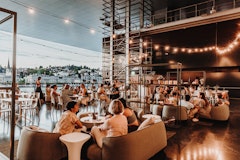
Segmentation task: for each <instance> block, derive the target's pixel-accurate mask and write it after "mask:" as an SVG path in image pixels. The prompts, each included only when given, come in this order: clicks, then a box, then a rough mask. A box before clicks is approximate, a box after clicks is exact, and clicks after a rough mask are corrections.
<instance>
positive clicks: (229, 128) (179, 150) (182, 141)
mask: <svg viewBox="0 0 240 160" xmlns="http://www.w3.org/2000/svg"><path fill="white" fill-rule="evenodd" d="M60 115H61V111H60V110H56V109H51V107H49V106H48V105H45V104H44V105H43V106H42V107H41V110H40V112H39V116H38V117H36V118H35V119H34V120H33V121H34V122H33V124H34V125H38V126H39V127H41V128H44V129H47V130H49V131H51V130H52V129H53V127H54V125H55V123H56V122H57V120H58V119H59V117H60ZM239 122H240V100H231V106H230V118H229V120H228V121H227V122H217V121H209V120H203V119H200V121H199V122H196V123H194V122H191V121H186V122H182V123H181V126H180V128H168V130H171V131H175V132H176V134H175V135H174V136H172V137H171V138H170V139H169V140H168V145H167V147H166V148H165V149H164V150H163V151H161V152H159V153H158V154H157V155H156V156H154V157H153V158H151V159H152V160H155V159H156V160H157V159H158V160H159V159H166V160H170V159H171V160H204V159H207V160H237V159H239V157H240V152H239V150H238V149H239V148H240V143H239V142H240V125H239ZM27 123H29V122H26V125H28V124H27ZM22 125H25V121H24V120H22V121H21V122H18V125H16V127H15V139H16V140H18V139H19V135H20V130H21V126H22ZM9 139H10V125H9V122H8V120H7V119H5V120H3V119H0V152H2V153H4V154H5V155H6V156H8V157H9V149H10V147H9V146H7V147H6V145H5V147H4V145H3V144H6V143H7V144H9ZM15 152H16V149H15Z"/></svg>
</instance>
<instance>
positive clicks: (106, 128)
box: [91, 99, 128, 148]
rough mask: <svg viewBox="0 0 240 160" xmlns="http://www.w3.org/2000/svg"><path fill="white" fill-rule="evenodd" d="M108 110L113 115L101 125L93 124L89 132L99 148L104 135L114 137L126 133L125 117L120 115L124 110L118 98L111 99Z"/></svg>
mask: <svg viewBox="0 0 240 160" xmlns="http://www.w3.org/2000/svg"><path fill="white" fill-rule="evenodd" d="M108 110H109V112H110V113H111V114H113V116H112V117H111V118H109V119H107V120H106V121H105V122H104V123H103V124H102V125H100V126H93V127H92V129H91V134H92V136H93V138H94V139H95V141H96V143H97V145H98V146H99V147H100V148H102V139H103V138H104V137H116V136H122V135H126V134H127V133H128V128H127V125H128V123H127V118H126V117H125V116H124V115H122V113H123V111H124V107H123V104H122V102H121V101H120V100H118V99H116V100H113V101H112V102H111V103H110V105H109V108H108Z"/></svg>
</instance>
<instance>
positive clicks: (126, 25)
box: [125, 0, 130, 86]
mask: <svg viewBox="0 0 240 160" xmlns="http://www.w3.org/2000/svg"><path fill="white" fill-rule="evenodd" d="M125 27H126V29H125V30H126V33H125V39H126V47H125V48H126V62H127V63H126V65H127V66H126V85H127V86H128V85H129V78H130V77H129V74H130V69H129V64H130V51H129V32H130V0H127V1H126V13H125Z"/></svg>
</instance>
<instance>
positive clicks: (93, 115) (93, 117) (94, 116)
mask: <svg viewBox="0 0 240 160" xmlns="http://www.w3.org/2000/svg"><path fill="white" fill-rule="evenodd" d="M92 119H94V120H95V119H97V117H96V115H95V113H94V112H93V113H92Z"/></svg>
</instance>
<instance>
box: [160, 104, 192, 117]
mask: <svg viewBox="0 0 240 160" xmlns="http://www.w3.org/2000/svg"><path fill="white" fill-rule="evenodd" d="M171 117H175V119H176V120H180V121H184V120H187V119H188V115H187V109H186V108H185V107H183V106H173V105H171V104H165V105H164V106H163V109H162V118H171Z"/></svg>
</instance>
